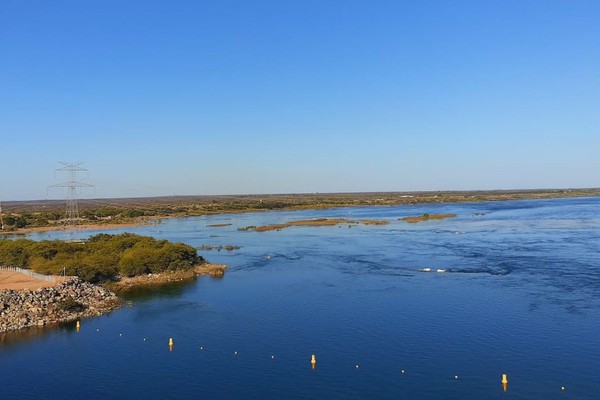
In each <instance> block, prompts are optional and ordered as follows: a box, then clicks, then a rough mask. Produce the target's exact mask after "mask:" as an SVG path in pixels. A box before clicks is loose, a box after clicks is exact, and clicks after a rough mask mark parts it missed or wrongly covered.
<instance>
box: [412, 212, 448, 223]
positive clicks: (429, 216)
mask: <svg viewBox="0 0 600 400" xmlns="http://www.w3.org/2000/svg"><path fill="white" fill-rule="evenodd" d="M454 217H456V214H423V215H420V216H418V217H404V218H400V219H401V220H402V221H406V222H408V223H410V224H415V223H417V222H423V221H429V220H431V219H446V218H454Z"/></svg>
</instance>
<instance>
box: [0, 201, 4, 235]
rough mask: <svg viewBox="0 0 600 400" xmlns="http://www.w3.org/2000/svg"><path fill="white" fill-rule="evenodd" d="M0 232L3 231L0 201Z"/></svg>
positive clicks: (0, 204)
mask: <svg viewBox="0 0 600 400" xmlns="http://www.w3.org/2000/svg"><path fill="white" fill-rule="evenodd" d="M0 230H4V219H3V218H2V202H1V201H0Z"/></svg>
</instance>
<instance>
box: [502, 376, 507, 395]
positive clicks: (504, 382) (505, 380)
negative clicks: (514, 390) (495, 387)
mask: <svg viewBox="0 0 600 400" xmlns="http://www.w3.org/2000/svg"><path fill="white" fill-rule="evenodd" d="M502 388H503V389H504V391H505V392H506V390H507V389H508V376H507V375H506V374H502Z"/></svg>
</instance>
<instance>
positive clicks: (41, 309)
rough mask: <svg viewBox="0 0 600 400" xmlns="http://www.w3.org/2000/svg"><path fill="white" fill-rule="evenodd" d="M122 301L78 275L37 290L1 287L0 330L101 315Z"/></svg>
mask: <svg viewBox="0 0 600 400" xmlns="http://www.w3.org/2000/svg"><path fill="white" fill-rule="evenodd" d="M121 304H122V301H121V300H120V299H119V298H118V297H117V295H116V294H115V293H113V292H111V291H110V290H108V289H105V288H103V287H101V286H97V285H93V284H91V283H87V282H84V281H82V280H81V279H79V278H77V277H70V278H69V279H68V280H66V281H64V282H63V283H61V284H59V285H58V286H53V287H44V288H40V289H37V290H27V289H25V290H2V291H0V332H7V331H12V330H17V329H22V328H27V327H32V326H46V325H53V324H58V323H60V322H68V321H74V320H77V319H80V318H85V317H95V316H100V315H102V314H106V313H108V312H111V311H113V310H115V309H117V308H119V307H120V305H121Z"/></svg>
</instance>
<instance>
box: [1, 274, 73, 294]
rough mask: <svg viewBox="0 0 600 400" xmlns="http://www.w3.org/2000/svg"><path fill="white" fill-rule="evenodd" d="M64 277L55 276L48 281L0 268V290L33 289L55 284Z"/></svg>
mask: <svg viewBox="0 0 600 400" xmlns="http://www.w3.org/2000/svg"><path fill="white" fill-rule="evenodd" d="M67 278H68V277H67ZM65 279H66V278H65V277H63V276H55V277H54V282H48V281H45V280H43V279H38V278H34V277H32V276H29V275H25V274H21V273H20V272H15V271H3V270H0V290H7V289H11V290H23V289H30V290H35V289H39V288H41V287H49V286H57V285H59V284H60V283H61V282H63V281H64V280H65Z"/></svg>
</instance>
